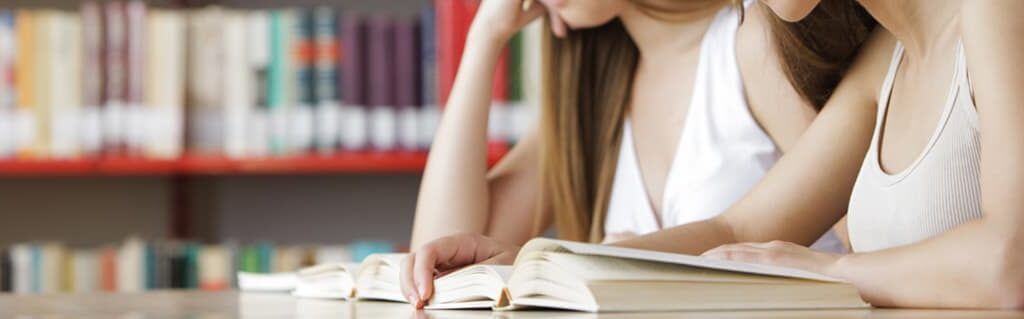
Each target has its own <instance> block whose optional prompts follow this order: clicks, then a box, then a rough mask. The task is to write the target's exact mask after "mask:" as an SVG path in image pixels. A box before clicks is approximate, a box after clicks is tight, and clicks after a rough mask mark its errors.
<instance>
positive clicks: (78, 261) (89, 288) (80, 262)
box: [70, 250, 100, 293]
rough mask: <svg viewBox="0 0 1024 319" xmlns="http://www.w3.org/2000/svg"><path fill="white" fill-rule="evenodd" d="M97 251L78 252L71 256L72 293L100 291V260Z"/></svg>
mask: <svg viewBox="0 0 1024 319" xmlns="http://www.w3.org/2000/svg"><path fill="white" fill-rule="evenodd" d="M96 256H97V255H96V251H92V250H78V251H75V252H74V253H73V254H72V255H71V287H70V288H71V292H74V293H89V292H95V291H99V273H100V271H99V268H100V266H99V259H98V258H97V257H96Z"/></svg>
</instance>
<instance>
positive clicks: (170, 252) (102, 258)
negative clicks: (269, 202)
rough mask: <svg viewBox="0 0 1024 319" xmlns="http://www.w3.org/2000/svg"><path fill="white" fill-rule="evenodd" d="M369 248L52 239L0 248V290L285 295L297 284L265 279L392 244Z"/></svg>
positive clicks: (375, 244)
mask: <svg viewBox="0 0 1024 319" xmlns="http://www.w3.org/2000/svg"><path fill="white" fill-rule="evenodd" d="M369 243H371V244H370V245H366V244H362V241H357V242H354V243H352V244H350V245H277V244H273V243H269V242H262V243H256V244H251V245H239V244H237V243H234V242H231V241H229V242H226V243H222V244H201V243H198V242H193V241H176V240H157V241H147V240H143V239H141V238H136V237H131V238H128V239H126V240H124V241H123V242H121V243H118V244H116V245H104V246H101V247H97V248H72V247H69V246H67V245H64V244H61V243H58V242H28V243H20V244H15V245H12V246H10V247H7V248H6V249H2V250H0V292H14V293H61V292H75V293H89V292H100V291H102V292H141V291H147V290H159V289H199V290H204V291H223V290H226V289H231V288H234V287H243V288H244V289H247V290H248V289H257V290H259V289H262V290H263V291H278V290H280V288H275V287H280V284H279V282H286V283H287V285H288V286H287V287H286V288H287V291H291V290H292V289H294V287H295V285H296V282H295V280H294V279H292V280H284V281H281V280H278V281H276V282H274V281H272V282H271V284H270V285H269V287H267V285H266V284H265V282H266V278H280V277H288V276H287V275H286V276H277V275H275V273H289V274H292V277H294V272H296V271H298V270H300V269H302V268H304V267H308V266H312V265H318V264H320V265H322V264H337V263H340V264H351V263H352V262H353V261H355V260H357V259H355V258H357V257H359V256H356V255H355V254H354V252H355V250H354V249H351V247H357V246H362V247H364V248H362V249H374V250H373V251H368V252H367V253H368V254H369V253H380V252H389V251H391V250H392V249H394V248H393V246H392V245H384V244H382V243H379V242H375V241H374V242H369ZM236 272H237V273H239V275H238V276H237V277H236V275H235V274H236ZM252 278H256V279H252ZM316 278H320V277H316ZM285 279H287V278H285ZM253 282H255V283H256V284H257V286H253ZM261 284H262V285H264V286H259V285H261ZM275 285H276V286H275ZM254 287H255V288H254ZM260 287H263V288H260Z"/></svg>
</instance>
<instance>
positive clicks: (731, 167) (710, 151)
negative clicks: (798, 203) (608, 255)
mask: <svg viewBox="0 0 1024 319" xmlns="http://www.w3.org/2000/svg"><path fill="white" fill-rule="evenodd" d="M739 22H740V21H739V14H738V13H737V10H735V9H734V8H733V7H732V6H727V7H726V8H724V9H723V10H722V11H720V12H719V13H718V14H717V15H716V16H715V18H714V20H713V21H712V22H711V25H710V26H709V27H708V30H707V32H706V33H705V35H704V39H703V40H702V43H701V48H700V57H699V62H698V63H699V64H698V65H697V73H696V78H695V80H694V87H693V96H692V100H691V101H690V109H689V110H688V111H687V112H688V114H687V116H686V119H685V123H684V126H683V128H682V133H681V134H680V136H679V144H678V146H676V152H675V155H674V156H675V157H674V159H673V161H672V164H671V167H670V168H669V172H668V176H667V178H666V181H665V190H664V192H665V193H664V196H663V197H662V200H663V202H662V204H661V207H662V211H661V213H660V214H655V212H654V209H653V207H651V203H650V199H649V198H650V197H649V196H647V190H646V187H645V184H644V182H643V178H642V176H641V173H640V169H639V164H638V162H637V158H636V153H635V152H636V150H635V148H634V146H633V132H632V128H631V127H630V121H629V120H628V119H627V120H626V121H625V123H624V128H623V134H622V146H621V148H620V150H619V159H618V167H617V169H616V171H615V178H614V181H613V184H612V190H611V197H610V199H609V203H608V210H607V215H606V216H605V224H604V233H605V237H606V238H607V239H616V238H621V237H620V236H625V235H626V234H631V235H642V234H645V233H650V232H654V231H657V230H660V229H663V228H668V227H672V226H676V225H680V224H685V223H690V222H695V221H699V220H704V219H708V218H711V217H714V216H716V215H718V214H719V213H721V212H722V211H724V210H725V209H727V208H729V206H731V205H732V204H733V203H734V202H735V201H736V200H738V199H740V198H741V197H743V195H745V194H746V193H747V192H748V191H749V190H750V189H751V188H752V187H753V186H754V184H756V183H757V182H758V181H760V180H761V178H762V177H763V176H764V174H765V173H766V172H768V170H769V169H770V168H771V167H772V166H773V165H774V164H775V162H776V161H777V160H778V159H779V156H780V152H779V150H778V148H777V147H776V146H775V143H774V142H773V141H772V139H771V138H770V137H768V135H767V134H766V133H765V132H764V131H763V130H762V129H761V126H760V125H759V124H758V123H757V121H756V120H755V119H754V117H753V115H751V113H750V110H749V109H748V107H747V102H746V95H745V94H744V88H743V80H742V78H741V77H740V71H739V66H738V64H737V62H736V46H735V43H736V31H737V29H738V27H739Z"/></svg>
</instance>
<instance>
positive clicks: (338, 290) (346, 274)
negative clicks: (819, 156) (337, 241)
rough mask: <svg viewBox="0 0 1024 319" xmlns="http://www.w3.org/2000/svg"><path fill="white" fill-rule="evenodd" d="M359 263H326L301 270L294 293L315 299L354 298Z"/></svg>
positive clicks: (294, 294)
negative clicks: (355, 278)
mask: <svg viewBox="0 0 1024 319" xmlns="http://www.w3.org/2000/svg"><path fill="white" fill-rule="evenodd" d="M357 273H359V264H358V263H326V264H321V265H316V266H313V267H308V268H304V269H302V270H299V272H298V273H297V274H296V283H295V289H294V290H292V295H293V296H296V297H301V298H315V299H352V298H353V297H355V292H356V283H355V280H354V277H355V274H357Z"/></svg>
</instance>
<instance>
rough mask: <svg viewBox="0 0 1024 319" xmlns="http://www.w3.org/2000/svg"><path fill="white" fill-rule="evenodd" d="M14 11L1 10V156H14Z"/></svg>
mask: <svg viewBox="0 0 1024 319" xmlns="http://www.w3.org/2000/svg"><path fill="white" fill-rule="evenodd" d="M15 42H16V40H15V29H14V13H13V12H11V11H10V10H0V158H11V157H14V154H15V150H16V149H17V147H16V140H15V132H14V114H15V108H16V103H15V94H14V93H15V91H14V90H15V83H14V63H15V57H16V54H17V51H16V49H15V46H14V45H15Z"/></svg>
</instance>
